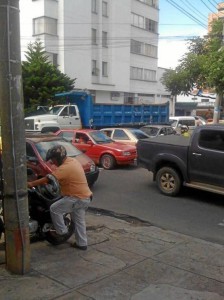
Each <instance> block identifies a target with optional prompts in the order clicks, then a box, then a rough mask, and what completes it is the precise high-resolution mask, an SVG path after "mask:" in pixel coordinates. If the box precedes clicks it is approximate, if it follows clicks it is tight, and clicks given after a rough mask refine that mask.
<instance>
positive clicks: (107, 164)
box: [100, 154, 116, 170]
mask: <svg viewBox="0 0 224 300" xmlns="http://www.w3.org/2000/svg"><path fill="white" fill-rule="evenodd" d="M100 164H101V166H102V167H103V168H104V169H106V170H111V169H113V168H114V166H115V164H116V162H115V159H114V157H113V156H112V155H110V154H104V155H103V156H102V157H101V159H100Z"/></svg>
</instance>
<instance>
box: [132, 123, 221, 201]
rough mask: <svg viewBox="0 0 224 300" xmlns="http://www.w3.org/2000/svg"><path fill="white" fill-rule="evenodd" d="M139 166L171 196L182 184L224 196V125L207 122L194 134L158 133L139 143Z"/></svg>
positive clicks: (160, 188) (196, 129)
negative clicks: (150, 174)
mask: <svg viewBox="0 0 224 300" xmlns="http://www.w3.org/2000/svg"><path fill="white" fill-rule="evenodd" d="M137 153H138V157H137V163H138V166H139V167H143V168H146V169H148V170H149V171H150V172H152V173H153V180H154V181H156V183H157V186H158V188H159V190H160V191H161V192H162V193H163V194H165V195H168V196H175V195H177V194H178V193H179V191H180V189H181V187H182V185H185V186H188V187H192V188H197V189H201V190H205V191H209V192H213V193H218V194H222V195H224V125H203V126H198V127H197V128H195V130H194V131H193V133H192V135H191V137H190V138H189V137H188V138H187V137H183V136H178V135H169V136H158V137H155V138H153V139H144V140H140V141H139V142H138V143H137Z"/></svg>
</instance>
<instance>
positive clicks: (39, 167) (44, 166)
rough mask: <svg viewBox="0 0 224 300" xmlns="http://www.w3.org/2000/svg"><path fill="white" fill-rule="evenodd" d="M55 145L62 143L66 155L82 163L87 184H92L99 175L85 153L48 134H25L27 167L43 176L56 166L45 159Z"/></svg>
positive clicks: (96, 168)
mask: <svg viewBox="0 0 224 300" xmlns="http://www.w3.org/2000/svg"><path fill="white" fill-rule="evenodd" d="M55 145H63V146H64V147H65V148H66V150H67V155H68V156H70V157H75V158H76V159H77V160H78V161H79V162H80V163H81V165H82V167H83V169H84V172H85V175H86V178H87V181H88V184H89V186H92V185H93V184H94V183H95V181H96V180H97V178H98V176H99V168H98V167H97V166H96V165H95V163H94V162H93V161H92V159H90V158H89V157H88V156H87V155H85V154H84V153H82V152H81V151H80V150H78V149H77V148H76V147H74V146H73V145H71V143H69V142H67V141H66V140H64V139H62V138H60V137H57V136H54V135H49V134H27V135H26V155H27V168H31V169H32V170H33V171H34V172H35V174H36V175H37V177H43V176H45V175H47V174H49V173H51V172H52V171H53V170H54V169H56V168H57V167H56V166H55V165H54V164H52V163H51V161H46V154H47V151H48V149H50V148H51V147H53V146H55Z"/></svg>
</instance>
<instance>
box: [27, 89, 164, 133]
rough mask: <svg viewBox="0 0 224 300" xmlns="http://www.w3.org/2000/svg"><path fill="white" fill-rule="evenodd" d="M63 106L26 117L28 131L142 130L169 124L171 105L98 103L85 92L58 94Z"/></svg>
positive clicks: (56, 106)
mask: <svg viewBox="0 0 224 300" xmlns="http://www.w3.org/2000/svg"><path fill="white" fill-rule="evenodd" d="M55 97H56V98H57V99H58V100H60V99H61V100H62V101H61V103H66V104H63V105H55V106H53V107H52V108H51V109H50V110H49V111H48V112H47V113H44V114H41V115H33V116H29V117H26V118H25V129H26V131H29V132H49V131H51V132H55V131H57V130H59V129H75V128H93V129H100V128H104V127H140V126H143V125H145V124H149V123H155V124H156V123H167V122H168V120H169V103H168V102H167V103H163V104H150V105H143V104H138V105H135V104H98V103H93V101H92V96H91V94H90V93H89V92H86V91H71V92H65V93H60V94H56V95H55ZM57 102H60V101H57Z"/></svg>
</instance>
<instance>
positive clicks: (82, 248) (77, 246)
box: [71, 243, 87, 250]
mask: <svg viewBox="0 0 224 300" xmlns="http://www.w3.org/2000/svg"><path fill="white" fill-rule="evenodd" d="M71 246H72V247H73V248H76V249H79V250H87V246H79V245H77V244H76V243H74V244H71Z"/></svg>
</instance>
